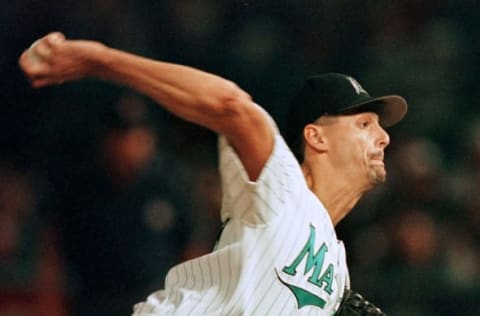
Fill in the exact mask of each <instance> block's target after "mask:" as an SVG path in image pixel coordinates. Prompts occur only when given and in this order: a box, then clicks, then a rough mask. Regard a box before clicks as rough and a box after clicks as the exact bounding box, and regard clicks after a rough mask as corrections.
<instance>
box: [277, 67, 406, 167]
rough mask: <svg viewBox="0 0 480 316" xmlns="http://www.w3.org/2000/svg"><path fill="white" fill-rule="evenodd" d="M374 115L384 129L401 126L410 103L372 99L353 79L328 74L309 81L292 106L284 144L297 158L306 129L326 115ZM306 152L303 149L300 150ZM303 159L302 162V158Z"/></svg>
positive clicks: (389, 97)
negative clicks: (304, 129)
mask: <svg viewBox="0 0 480 316" xmlns="http://www.w3.org/2000/svg"><path fill="white" fill-rule="evenodd" d="M362 112H374V113H377V114H378V116H379V123H380V125H381V126H382V127H390V126H393V125H395V124H396V123H398V122H399V121H400V120H401V119H402V118H403V117H404V116H405V114H406V113H407V102H406V101H405V99H404V98H402V97H401V96H398V95H386V96H371V95H370V94H369V93H368V92H367V91H366V90H365V89H364V88H363V87H362V86H361V85H360V84H359V83H358V81H357V80H355V79H354V78H353V77H351V76H349V75H345V74H340V73H326V74H321V75H316V76H312V77H309V78H307V80H306V82H305V84H304V85H303V87H302V88H301V90H300V92H299V93H298V94H297V95H296V96H295V97H294V98H293V99H292V101H291V102H290V107H289V110H288V116H287V122H286V130H285V135H284V136H285V140H286V141H287V143H288V145H289V146H290V148H291V149H292V150H293V151H294V153H295V155H296V156H297V158H299V155H300V157H301V156H303V153H297V152H295V151H297V150H300V149H299V148H298V147H299V146H300V144H301V140H302V137H301V136H302V133H303V128H304V127H305V125H307V124H309V123H313V122H314V121H316V120H317V119H318V118H319V117H321V116H323V115H349V114H356V113H362ZM301 150H302V151H303V149H301ZM302 159H303V158H302Z"/></svg>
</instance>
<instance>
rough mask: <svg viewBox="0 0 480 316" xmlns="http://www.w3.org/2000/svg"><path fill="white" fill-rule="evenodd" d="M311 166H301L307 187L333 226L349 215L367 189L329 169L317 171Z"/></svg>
mask: <svg viewBox="0 0 480 316" xmlns="http://www.w3.org/2000/svg"><path fill="white" fill-rule="evenodd" d="M311 166H312V165H309V164H305V163H304V164H302V170H303V174H304V176H305V179H306V181H307V185H308V187H309V188H310V190H311V191H312V192H313V193H314V194H315V195H316V196H317V197H318V199H319V200H320V201H321V202H322V204H323V205H324V206H325V208H326V209H327V212H328V214H329V215H330V218H331V220H332V223H333V225H334V226H335V225H337V224H338V223H339V222H340V221H341V220H342V219H343V218H344V217H345V216H347V215H348V214H349V213H350V211H351V210H352V209H353V207H354V206H355V205H356V204H357V202H358V201H359V200H360V198H361V197H362V196H363V194H364V193H365V192H366V191H367V190H368V188H367V187H365V185H361V184H360V183H355V182H354V181H353V182H352V181H350V180H351V179H347V178H345V177H342V176H339V175H338V174H337V173H336V172H333V170H331V169H322V170H317V169H318V168H317V169H315V168H312V167H311Z"/></svg>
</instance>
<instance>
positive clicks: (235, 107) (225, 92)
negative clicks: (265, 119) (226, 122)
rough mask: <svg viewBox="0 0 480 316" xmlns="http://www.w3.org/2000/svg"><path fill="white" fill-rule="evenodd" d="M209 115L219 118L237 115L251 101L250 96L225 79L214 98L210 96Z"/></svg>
mask: <svg viewBox="0 0 480 316" xmlns="http://www.w3.org/2000/svg"><path fill="white" fill-rule="evenodd" d="M209 102H210V106H209V107H210V108H211V109H212V112H211V115H212V116H213V117H217V118H219V119H228V118H230V117H237V116H239V115H241V114H242V113H244V112H245V110H246V108H248V107H249V105H250V104H251V103H252V97H251V96H250V95H249V94H248V93H247V92H245V91H244V90H242V89H241V88H240V87H238V86H237V84H235V83H234V82H232V81H227V82H226V83H225V85H224V86H223V87H222V88H221V91H218V94H217V95H216V97H215V98H210V100H209Z"/></svg>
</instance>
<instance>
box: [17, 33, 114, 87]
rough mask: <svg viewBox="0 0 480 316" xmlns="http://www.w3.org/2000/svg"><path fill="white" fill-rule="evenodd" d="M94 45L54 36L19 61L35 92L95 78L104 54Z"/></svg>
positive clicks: (98, 44)
mask: <svg viewBox="0 0 480 316" xmlns="http://www.w3.org/2000/svg"><path fill="white" fill-rule="evenodd" d="M103 49H106V46H104V45H103V44H101V43H98V42H94V41H82V40H75V41H73V40H67V39H65V36H64V35H63V34H62V33H59V32H54V33H50V34H48V35H46V36H44V37H42V38H40V39H38V40H37V41H35V42H34V43H33V44H32V45H31V46H30V47H29V48H28V49H27V50H25V51H24V52H23V53H22V55H21V56H20V59H19V65H20V68H21V69H22V70H23V72H24V73H25V75H26V76H27V78H28V79H29V80H30V82H31V84H32V86H33V87H35V88H40V87H44V86H48V85H54V84H61V83H63V82H65V81H71V80H77V79H81V78H84V77H86V76H90V75H94V74H95V71H96V70H97V69H96V67H98V63H97V61H98V57H99V56H101V50H103Z"/></svg>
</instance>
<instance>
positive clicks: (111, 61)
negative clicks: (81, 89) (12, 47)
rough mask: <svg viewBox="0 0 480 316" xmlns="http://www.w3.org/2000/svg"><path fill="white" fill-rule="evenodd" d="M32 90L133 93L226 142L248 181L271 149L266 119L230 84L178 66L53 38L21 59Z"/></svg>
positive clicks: (95, 44)
mask: <svg viewBox="0 0 480 316" xmlns="http://www.w3.org/2000/svg"><path fill="white" fill-rule="evenodd" d="M19 64H20V67H21V68H22V70H23V71H24V73H25V74H26V76H27V77H28V78H29V79H30V81H31V83H32V85H33V86H34V87H37V88H40V87H44V86H48V85H53V84H60V83H63V82H65V81H72V80H79V79H82V78H85V77H95V78H99V79H103V80H106V81H111V82H115V83H117V84H121V85H125V86H128V87H131V88H133V89H135V90H137V91H139V92H141V93H143V94H145V95H147V96H149V97H151V98H152V99H153V100H155V101H156V102H158V103H159V104H160V105H161V106H162V107H164V108H165V109H166V110H168V111H170V112H172V113H173V114H175V115H177V116H179V117H180V118H182V119H185V120H188V121H191V122H193V123H196V124H199V125H202V126H204V127H207V128H209V129H211V130H213V131H215V132H217V133H220V134H223V135H225V136H226V137H227V139H228V140H229V142H230V143H231V145H232V146H233V148H235V150H236V152H237V154H238V156H239V158H240V159H241V161H242V163H243V165H244V167H245V169H246V171H247V173H248V175H249V177H250V179H251V180H256V179H257V177H258V176H259V174H260V172H261V170H262V168H263V166H264V164H265V162H266V161H267V159H268V157H269V155H270V153H271V151H272V149H273V143H274V130H273V127H272V125H271V123H270V120H269V118H268V116H267V115H266V113H265V112H264V111H263V110H262V109H261V108H260V107H259V106H258V105H256V104H255V103H254V102H253V101H252V99H251V97H250V96H249V95H248V94H247V93H246V92H245V91H243V90H242V89H240V88H239V87H238V86H237V85H236V84H234V83H233V82H231V81H229V80H226V79H224V78H221V77H219V76H216V75H213V74H210V73H207V72H204V71H201V70H198V69H194V68H191V67H187V66H182V65H178V64H172V63H166V62H161V61H155V60H152V59H148V58H144V57H140V56H137V55H133V54H130V53H127V52H123V51H120V50H116V49H113V48H110V47H107V46H105V45H103V44H101V43H99V42H94V41H83V40H66V39H65V38H64V36H63V34H61V33H51V34H48V35H47V36H45V37H43V38H41V39H40V40H38V41H37V42H35V43H34V44H33V45H32V46H31V47H30V48H29V49H28V50H26V51H25V52H24V53H23V54H22V55H21V57H20V59H19Z"/></svg>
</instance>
